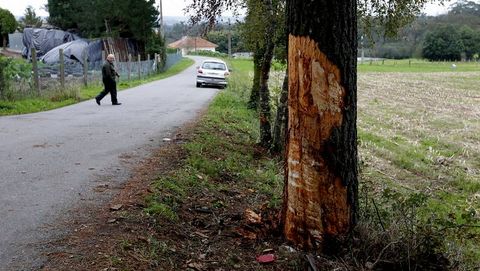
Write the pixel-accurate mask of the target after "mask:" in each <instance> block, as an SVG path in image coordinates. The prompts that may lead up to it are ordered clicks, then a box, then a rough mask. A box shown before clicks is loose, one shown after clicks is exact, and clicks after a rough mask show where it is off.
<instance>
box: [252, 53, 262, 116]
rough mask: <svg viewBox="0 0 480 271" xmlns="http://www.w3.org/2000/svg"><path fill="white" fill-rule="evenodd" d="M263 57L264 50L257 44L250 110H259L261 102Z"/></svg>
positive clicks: (254, 56)
mask: <svg viewBox="0 0 480 271" xmlns="http://www.w3.org/2000/svg"><path fill="white" fill-rule="evenodd" d="M263 56H264V50H263V49H262V48H260V46H259V45H258V44H257V46H256V48H255V53H254V55H253V85H252V91H251V93H250V100H249V101H248V108H251V109H255V110H257V109H258V103H259V101H260V72H261V68H262V65H261V64H262V58H263Z"/></svg>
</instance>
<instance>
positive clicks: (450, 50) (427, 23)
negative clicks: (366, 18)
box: [359, 0, 480, 61]
mask: <svg viewBox="0 0 480 271" xmlns="http://www.w3.org/2000/svg"><path fill="white" fill-rule="evenodd" d="M371 29H372V31H371V32H370V33H366V32H362V31H361V32H360V35H359V37H362V36H363V37H364V39H363V40H361V41H360V42H359V45H360V46H361V45H362V43H363V45H364V48H365V49H366V55H368V56H373V57H381V58H393V59H401V58H412V57H413V58H426V59H429V60H435V61H437V60H461V59H464V60H475V59H477V58H478V56H479V54H480V4H477V3H475V2H473V1H465V0H461V1H458V2H456V3H455V4H454V5H453V6H452V7H451V9H450V10H449V12H448V13H447V14H445V15H440V16H435V17H433V16H426V15H421V16H419V17H417V18H416V20H415V21H414V22H413V23H411V24H409V25H408V26H405V27H403V28H401V29H400V30H399V31H398V33H397V35H396V36H395V37H388V36H387V35H385V32H386V31H385V26H383V25H381V24H380V23H377V24H375V22H374V24H373V26H372V27H371Z"/></svg>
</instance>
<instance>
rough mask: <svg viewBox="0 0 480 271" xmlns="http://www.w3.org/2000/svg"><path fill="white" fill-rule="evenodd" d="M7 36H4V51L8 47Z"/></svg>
mask: <svg viewBox="0 0 480 271" xmlns="http://www.w3.org/2000/svg"><path fill="white" fill-rule="evenodd" d="M6 35H8V34H6ZM6 35H2V36H3V44H2V47H3V49H5V48H6V47H7V36H6Z"/></svg>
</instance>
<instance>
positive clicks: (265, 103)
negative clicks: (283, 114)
mask: <svg viewBox="0 0 480 271" xmlns="http://www.w3.org/2000/svg"><path fill="white" fill-rule="evenodd" d="M265 5H266V7H267V13H268V15H267V16H269V17H270V20H269V21H270V23H269V24H268V27H267V28H266V29H265V41H264V42H265V54H264V56H263V58H262V66H261V71H260V112H259V113H260V114H259V117H260V145H261V146H263V147H265V148H267V149H269V148H270V145H271V144H272V128H271V124H270V118H271V106H270V90H269V89H268V79H269V75H270V68H271V66H272V59H273V50H274V49H275V43H274V35H275V26H276V24H275V15H274V13H273V11H274V9H273V3H272V0H266V1H265Z"/></svg>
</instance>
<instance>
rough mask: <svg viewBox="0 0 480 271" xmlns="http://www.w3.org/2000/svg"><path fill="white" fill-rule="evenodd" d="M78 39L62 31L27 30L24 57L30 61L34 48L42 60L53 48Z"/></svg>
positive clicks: (25, 31)
mask: <svg viewBox="0 0 480 271" xmlns="http://www.w3.org/2000/svg"><path fill="white" fill-rule="evenodd" d="M77 39H79V37H78V36H77V35H75V34H73V33H70V32H65V31H62V30H56V29H42V28H25V29H24V30H23V46H25V48H24V49H23V52H22V55H23V57H26V58H28V59H30V58H31V55H32V52H31V48H32V47H33V48H35V50H36V51H37V57H38V58H40V57H42V56H43V55H45V54H46V53H47V52H48V51H50V50H52V49H53V48H55V47H57V46H59V45H61V44H64V43H66V42H70V41H73V40H77Z"/></svg>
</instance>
